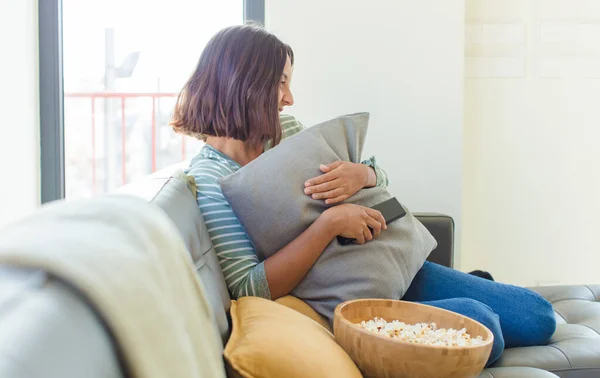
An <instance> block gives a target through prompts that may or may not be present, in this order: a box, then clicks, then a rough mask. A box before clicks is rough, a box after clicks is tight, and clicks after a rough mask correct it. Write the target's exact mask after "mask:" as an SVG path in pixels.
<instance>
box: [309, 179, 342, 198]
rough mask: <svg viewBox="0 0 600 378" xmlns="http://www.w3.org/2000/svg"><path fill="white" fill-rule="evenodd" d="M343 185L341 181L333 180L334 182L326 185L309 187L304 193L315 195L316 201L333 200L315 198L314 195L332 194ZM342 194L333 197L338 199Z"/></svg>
mask: <svg viewBox="0 0 600 378" xmlns="http://www.w3.org/2000/svg"><path fill="white" fill-rule="evenodd" d="M340 185H341V182H340V179H337V178H335V179H333V180H332V181H328V182H326V183H323V184H319V185H315V186H309V187H308V188H306V189H304V193H306V194H309V195H310V194H313V198H314V199H318V198H331V197H322V196H321V197H315V196H314V194H321V195H322V194H324V193H327V192H331V191H333V190H335V189H339V188H340ZM341 194H342V193H338V194H336V195H335V196H333V197H337V196H339V195H341Z"/></svg>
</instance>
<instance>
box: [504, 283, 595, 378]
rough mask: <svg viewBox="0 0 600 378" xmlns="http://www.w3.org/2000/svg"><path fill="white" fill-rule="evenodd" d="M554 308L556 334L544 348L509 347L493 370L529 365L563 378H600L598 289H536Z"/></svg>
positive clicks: (573, 287)
mask: <svg viewBox="0 0 600 378" xmlns="http://www.w3.org/2000/svg"><path fill="white" fill-rule="evenodd" d="M532 290H534V291H536V292H538V293H540V294H541V295H542V296H543V297H545V298H546V299H548V300H549V301H550V302H551V303H552V305H553V306H554V311H555V313H556V321H557V327H556V332H555V334H554V336H553V337H552V339H551V340H550V343H549V344H548V345H546V346H536V347H527V348H511V349H507V350H505V351H504V353H503V354H502V356H501V357H500V359H499V360H498V362H497V363H496V364H495V365H494V367H501V366H532V367H537V368H540V369H544V370H549V371H551V372H553V373H554V374H556V375H558V376H560V377H563V378H584V377H586V378H587V377H590V378H591V377H599V376H600V303H599V302H600V286H557V287H535V288H532Z"/></svg>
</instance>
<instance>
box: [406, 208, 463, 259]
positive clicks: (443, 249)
mask: <svg viewBox="0 0 600 378" xmlns="http://www.w3.org/2000/svg"><path fill="white" fill-rule="evenodd" d="M414 216H415V217H417V219H418V220H419V221H420V222H421V223H423V225H424V226H425V227H426V228H427V229H428V230H429V232H431V235H433V237H434V238H435V240H437V242H438V246H437V248H436V249H434V250H433V252H431V254H430V255H429V257H428V258H427V260H429V261H431V262H434V263H436V264H440V265H444V266H447V267H450V268H452V267H453V266H454V219H452V217H450V216H448V215H444V214H435V213H415V214H414Z"/></svg>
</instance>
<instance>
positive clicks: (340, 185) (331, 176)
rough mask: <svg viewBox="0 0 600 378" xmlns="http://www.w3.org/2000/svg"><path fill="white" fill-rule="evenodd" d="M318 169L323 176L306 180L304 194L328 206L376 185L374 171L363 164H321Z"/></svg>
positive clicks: (339, 162)
mask: <svg viewBox="0 0 600 378" xmlns="http://www.w3.org/2000/svg"><path fill="white" fill-rule="evenodd" d="M320 169H321V171H322V172H323V173H324V174H323V175H321V176H318V177H315V178H312V179H310V180H308V181H307V182H306V183H305V184H304V186H305V187H306V188H305V189H304V193H306V194H308V195H310V196H311V197H312V198H313V199H323V200H325V203H326V204H328V205H333V204H335V203H338V202H342V201H344V200H346V199H348V198H350V197H352V196H353V195H354V194H356V192H358V191H359V190H361V189H362V188H364V187H372V186H375V185H376V183H377V177H376V176H375V171H374V170H373V168H371V167H369V166H368V165H365V164H357V163H351V162H348V161H335V162H333V163H331V164H328V165H324V164H322V165H321V166H320Z"/></svg>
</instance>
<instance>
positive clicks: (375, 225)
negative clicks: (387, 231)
mask: <svg viewBox="0 0 600 378" xmlns="http://www.w3.org/2000/svg"><path fill="white" fill-rule="evenodd" d="M365 222H366V223H367V225H368V226H369V227H371V230H373V231H372V234H373V237H375V238H376V237H378V236H379V234H381V229H382V227H383V226H382V225H381V223H379V221H378V220H376V219H375V218H372V217H371V216H369V215H367V216H366V219H365Z"/></svg>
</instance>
